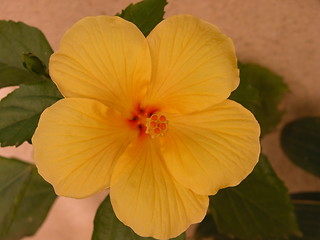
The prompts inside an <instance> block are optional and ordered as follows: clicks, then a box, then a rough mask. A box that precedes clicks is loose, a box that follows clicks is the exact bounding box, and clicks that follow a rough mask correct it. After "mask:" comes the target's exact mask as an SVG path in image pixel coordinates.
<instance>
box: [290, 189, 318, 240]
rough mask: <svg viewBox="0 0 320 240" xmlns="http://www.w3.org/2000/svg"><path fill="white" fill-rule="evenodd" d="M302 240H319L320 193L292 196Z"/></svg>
mask: <svg viewBox="0 0 320 240" xmlns="http://www.w3.org/2000/svg"><path fill="white" fill-rule="evenodd" d="M291 197H292V199H293V203H294V207H295V212H296V214H297V218H298V223H299V226H300V227H301V231H302V233H303V237H302V238H292V239H303V240H319V239H320V192H309V193H299V194H293V195H292V196H291Z"/></svg>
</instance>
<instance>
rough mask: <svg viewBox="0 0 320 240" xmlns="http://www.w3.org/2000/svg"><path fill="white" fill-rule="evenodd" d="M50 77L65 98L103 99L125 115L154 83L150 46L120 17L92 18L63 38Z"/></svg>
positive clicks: (74, 27) (137, 31)
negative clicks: (149, 83) (152, 79)
mask: <svg viewBox="0 0 320 240" xmlns="http://www.w3.org/2000/svg"><path fill="white" fill-rule="evenodd" d="M49 66H50V76H51V77H52V79H53V81H54V82H55V83H56V84H57V86H58V88H59V90H60V91H61V92H62V94H63V95H64V96H65V97H85V98H91V99H96V100H99V101H100V102H102V103H104V104H106V105H107V106H109V107H111V108H113V109H116V110H118V111H120V112H122V113H124V114H129V113H128V112H129V111H131V110H132V105H134V104H137V102H139V101H140V98H141V96H143V95H144V94H145V91H146V85H147V84H148V82H149V80H150V74H151V73H150V72H151V60H150V53H149V47H148V43H147V41H146V39H145V37H144V36H143V34H142V33H141V32H140V31H139V29H138V28H137V27H136V26H135V25H134V24H132V23H130V22H128V21H126V20H124V19H122V18H119V17H108V16H98V17H87V18H84V19H82V20H80V21H79V22H77V23H76V24H75V25H74V26H73V27H72V28H71V29H70V30H69V31H68V32H67V33H66V34H65V36H64V37H63V39H62V41H61V46H60V49H59V51H58V52H56V53H54V54H53V55H52V57H51V58H50V65H49Z"/></svg>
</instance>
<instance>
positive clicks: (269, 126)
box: [230, 63, 288, 135]
mask: <svg viewBox="0 0 320 240" xmlns="http://www.w3.org/2000/svg"><path fill="white" fill-rule="evenodd" d="M239 69H240V79H241V81H240V85H239V87H238V88H237V89H236V90H235V91H234V92H232V94H231V96H230V99H232V100H235V101H236V102H239V103H241V104H242V105H243V106H244V107H246V108H247V109H249V110H250V111H251V112H252V113H253V114H254V115H255V117H256V119H257V120H258V122H259V123H260V126H261V133H262V135H264V134H266V133H268V132H270V131H272V130H273V129H274V128H275V126H276V125H277V124H278V123H279V121H280V120H281V117H282V112H281V111H279V109H278V105H279V103H280V101H281V100H282V98H283V96H284V94H285V93H286V92H288V87H287V85H286V84H285V83H284V82H283V80H282V77H280V76H278V75H276V74H275V73H273V72H271V71H270V70H268V69H266V68H263V67H260V66H258V65H255V64H242V63H239Z"/></svg>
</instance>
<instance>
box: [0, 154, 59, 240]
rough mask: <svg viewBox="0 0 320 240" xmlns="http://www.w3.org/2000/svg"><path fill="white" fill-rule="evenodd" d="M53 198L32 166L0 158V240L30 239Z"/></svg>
mask: <svg viewBox="0 0 320 240" xmlns="http://www.w3.org/2000/svg"><path fill="white" fill-rule="evenodd" d="M55 198H56V195H55V193H54V191H53V189H52V187H51V185H49V184H48V183H47V182H45V181H44V180H43V179H42V178H41V177H40V176H39V174H38V173H37V169H36V168H35V166H34V165H32V164H29V163H25V162H22V161H19V160H16V159H7V158H3V157H0V209H1V211H0V239H2V240H18V239H21V238H22V237H24V236H31V235H33V234H34V233H35V232H36V231H37V229H38V228H39V227H40V226H41V224H42V223H43V221H44V219H45V218H46V216H47V214H48V211H49V209H50V207H51V205H52V204H53V202H54V200H55Z"/></svg>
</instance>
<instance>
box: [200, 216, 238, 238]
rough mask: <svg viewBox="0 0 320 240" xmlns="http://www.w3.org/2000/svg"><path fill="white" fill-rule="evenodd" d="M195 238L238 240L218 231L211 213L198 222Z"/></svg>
mask: <svg viewBox="0 0 320 240" xmlns="http://www.w3.org/2000/svg"><path fill="white" fill-rule="evenodd" d="M194 238H195V240H204V239H208V238H209V239H214V240H236V239H235V238H230V237H228V236H226V235H222V234H220V233H219V232H218V230H217V227H216V224H215V222H214V220H213V217H212V215H211V214H207V215H206V216H205V218H204V219H203V221H202V222H201V223H199V224H198V226H197V228H196V231H195V237H194Z"/></svg>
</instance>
